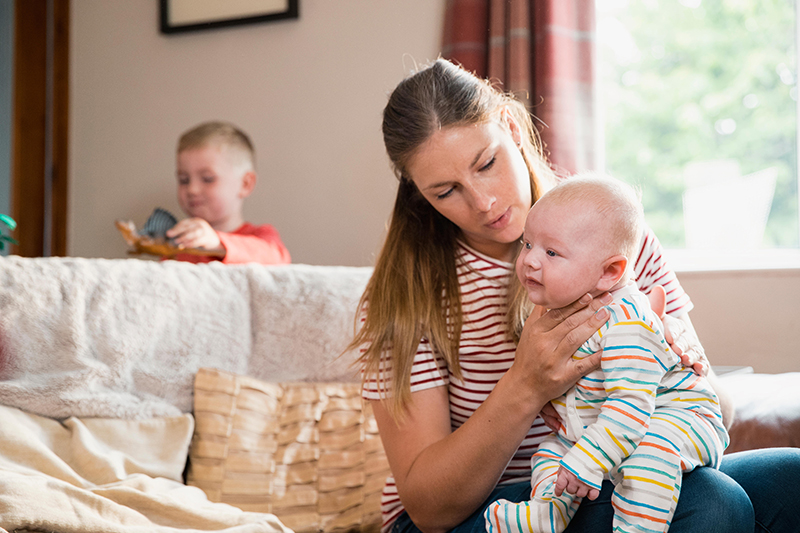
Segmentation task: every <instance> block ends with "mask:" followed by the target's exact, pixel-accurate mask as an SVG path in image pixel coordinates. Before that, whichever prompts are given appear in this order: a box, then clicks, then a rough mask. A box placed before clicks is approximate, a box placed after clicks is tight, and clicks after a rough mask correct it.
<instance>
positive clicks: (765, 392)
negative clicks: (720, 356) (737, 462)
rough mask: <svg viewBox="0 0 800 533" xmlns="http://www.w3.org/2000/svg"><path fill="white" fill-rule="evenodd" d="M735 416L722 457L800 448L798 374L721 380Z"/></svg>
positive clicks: (725, 378)
mask: <svg viewBox="0 0 800 533" xmlns="http://www.w3.org/2000/svg"><path fill="white" fill-rule="evenodd" d="M720 379H721V381H722V384H723V385H724V386H725V387H726V388H727V390H728V391H729V392H730V394H731V397H732V398H733V401H734V404H735V406H736V415H735V417H734V420H733V424H732V425H731V428H730V436H731V443H730V445H729V446H728V449H727V450H726V453H733V452H739V451H745V450H754V449H759V448H775V447H781V446H791V447H800V372H785V373H782V374H746V373H745V374H732V375H730V376H722V377H721V378H720Z"/></svg>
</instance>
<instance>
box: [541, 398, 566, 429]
mask: <svg viewBox="0 0 800 533" xmlns="http://www.w3.org/2000/svg"><path fill="white" fill-rule="evenodd" d="M539 416H541V417H542V420H544V423H545V425H546V426H547V427H548V428H550V429H552V430H553V431H558V430H559V429H560V428H561V417H560V416H558V411H556V408H555V407H553V404H551V403H546V404H544V407H542V410H541V411H539Z"/></svg>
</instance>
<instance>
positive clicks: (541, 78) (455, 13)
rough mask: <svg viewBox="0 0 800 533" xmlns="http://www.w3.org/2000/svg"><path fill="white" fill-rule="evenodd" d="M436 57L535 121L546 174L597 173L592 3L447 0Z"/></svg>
mask: <svg viewBox="0 0 800 533" xmlns="http://www.w3.org/2000/svg"><path fill="white" fill-rule="evenodd" d="M445 8H446V11H445V23H444V26H445V27H444V32H443V43H442V56H443V57H446V58H448V59H451V60H453V61H455V62H457V63H460V64H461V65H462V66H464V68H466V69H467V70H470V71H473V72H475V73H476V74H477V75H478V76H481V77H488V78H489V79H491V80H492V82H493V83H495V84H496V85H498V86H499V87H501V88H502V89H503V90H505V91H507V92H510V93H513V94H514V95H516V96H517V98H519V99H520V100H521V101H523V102H524V103H525V104H526V105H527V106H528V109H529V110H530V111H531V112H532V113H533V115H534V116H535V117H536V119H538V120H536V122H537V125H538V127H539V130H540V135H541V138H542V141H543V142H544V144H545V149H546V151H547V153H548V156H549V158H550V163H551V164H552V165H553V167H554V168H555V169H556V170H557V171H559V172H560V173H562V174H571V173H574V172H578V171H582V170H596V169H597V162H598V161H599V157H598V156H599V153H598V149H597V146H596V145H597V140H598V139H599V137H600V136H599V135H598V134H597V131H598V130H597V128H598V126H599V125H598V122H597V104H596V102H595V87H594V78H595V76H594V36H595V29H594V25H595V7H594V0H448V1H447V3H446V6H445Z"/></svg>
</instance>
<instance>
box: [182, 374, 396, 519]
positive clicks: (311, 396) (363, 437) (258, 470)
mask: <svg viewBox="0 0 800 533" xmlns="http://www.w3.org/2000/svg"><path fill="white" fill-rule="evenodd" d="M194 416H195V420H196V428H195V433H194V438H193V440H192V446H191V448H190V451H189V470H188V472H187V484H189V485H194V486H197V487H199V488H201V489H203V491H204V492H205V493H206V495H207V496H208V498H209V499H210V500H211V501H215V502H223V503H228V504H231V505H234V506H236V507H239V508H240V509H242V510H244V511H254V512H262V513H272V514H275V515H276V516H277V517H278V518H279V519H280V520H281V521H282V522H283V523H284V524H285V525H286V526H287V527H290V528H292V529H293V530H295V531H297V532H314V531H322V532H334V531H347V530H358V531H369V532H372V531H377V530H379V529H380V521H381V517H380V496H381V490H382V488H383V484H384V482H385V480H386V477H387V476H388V475H389V465H388V462H387V460H386V455H385V454H384V452H383V447H382V445H381V441H380V437H379V436H378V429H377V425H376V424H375V419H374V418H373V416H372V413H371V411H370V410H369V406H368V404H364V408H362V401H361V395H360V386H359V384H357V383H267V382H264V381H260V380H257V379H253V378H250V377H247V376H239V375H235V374H230V373H227V372H223V371H220V370H216V369H207V368H205V369H201V370H199V371H198V373H197V375H196V377H195V384H194Z"/></svg>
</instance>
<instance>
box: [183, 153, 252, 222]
mask: <svg viewBox="0 0 800 533" xmlns="http://www.w3.org/2000/svg"><path fill="white" fill-rule="evenodd" d="M235 155H237V154H235V153H232V150H231V149H230V148H228V147H227V146H224V145H216V144H207V145H204V146H201V147H199V148H190V149H187V150H183V151H182V152H179V153H178V168H177V174H178V202H179V203H180V205H181V209H183V211H184V212H185V213H186V215H187V216H189V217H198V218H202V219H204V220H206V221H207V222H208V223H209V224H210V225H211V227H212V228H214V229H216V230H222V231H233V230H234V229H236V228H231V227H230V225H231V224H233V225H236V227H238V226H239V225H241V223H242V212H241V211H242V203H243V201H244V198H245V197H246V196H247V195H248V194H249V192H250V191H249V190H248V189H247V188H246V187H245V186H244V176H245V174H246V173H247V172H248V171H250V168H249V166H247V165H246V164H243V163H242V162H241V161H240V160H239V158H237V157H235ZM237 222H238V223H237Z"/></svg>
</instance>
